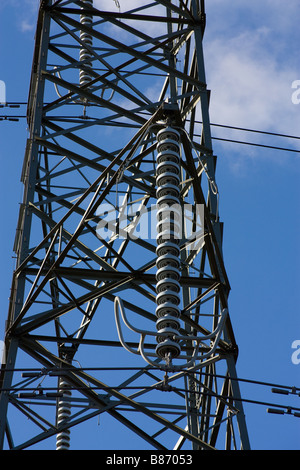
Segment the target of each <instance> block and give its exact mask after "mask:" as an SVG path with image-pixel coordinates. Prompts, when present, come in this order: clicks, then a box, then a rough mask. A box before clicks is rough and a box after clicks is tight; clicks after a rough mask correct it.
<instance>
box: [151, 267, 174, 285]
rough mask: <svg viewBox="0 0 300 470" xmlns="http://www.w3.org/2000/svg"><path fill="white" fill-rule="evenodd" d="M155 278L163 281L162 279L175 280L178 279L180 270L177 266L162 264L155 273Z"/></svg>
mask: <svg viewBox="0 0 300 470" xmlns="http://www.w3.org/2000/svg"><path fill="white" fill-rule="evenodd" d="M155 278H156V280H157V281H163V280H164V279H174V280H175V281H179V279H180V272H179V270H178V269H177V268H174V267H173V266H164V267H163V268H161V269H158V271H157V272H156V274H155Z"/></svg>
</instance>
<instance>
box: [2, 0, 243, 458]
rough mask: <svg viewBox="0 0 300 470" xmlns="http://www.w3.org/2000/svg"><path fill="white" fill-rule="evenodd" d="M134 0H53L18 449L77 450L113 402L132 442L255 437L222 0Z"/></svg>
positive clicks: (36, 127) (18, 285) (44, 64)
mask: <svg viewBox="0 0 300 470" xmlns="http://www.w3.org/2000/svg"><path fill="white" fill-rule="evenodd" d="M120 3H121V5H120V4H119V2H117V1H113V0H111V1H101V0H99V1H96V0H94V3H93V1H92V0H85V1H79V0H78V1H75V0H74V1H71V0H42V1H41V2H40V8H39V14H38V20H37V30H36V39H35V46H34V56H33V66H32V74H31V84H30V90H29V99H28V111H27V120H28V129H29V137H28V139H27V144H26V151H25V157H24V164H23V170H22V181H23V183H24V196H23V201H22V204H21V207H20V214H19V220H18V226H17V232H16V239H15V244H14V250H15V252H16V254H17V263H16V268H15V271H14V273H13V279H12V288H11V297H10V305H9V313H8V318H7V326H6V337H5V347H6V361H5V363H4V364H3V365H2V371H1V384H2V394H1V407H0V413H1V415H0V418H1V422H0V429H1V447H2V448H10V449H24V448H33V449H34V448H35V445H36V444H39V443H41V442H42V441H44V440H45V439H48V438H51V437H53V436H57V437H56V442H57V444H56V448H57V449H66V448H68V447H69V440H70V435H71V437H72V429H74V427H76V426H80V424H81V423H86V422H87V421H88V420H91V418H93V417H95V416H98V415H99V416H100V418H101V417H102V416H103V415H105V416H108V419H110V420H111V421H109V422H110V423H111V424H110V426H105V425H103V428H102V429H100V431H99V432H100V435H101V432H102V433H105V434H107V433H109V432H111V440H112V442H115V449H118V448H119V447H118V446H119V442H120V440H119V439H120V438H119V437H118V433H119V432H121V431H120V430H123V432H124V429H126V430H128V432H129V430H130V433H131V434H130V435H131V436H132V441H131V442H132V444H130V448H131V449H159V450H162V449H175V450H179V449H193V450H199V449H226V450H229V449H249V440H248V434H247V428H246V424H245V417H244V413H243V407H242V401H241V395H240V390H239V385H238V381H237V380H235V379H236V369H235V364H236V359H237V351H238V350H237V344H236V341H235V338H234V333H233V330H232V326H231V322H230V316H229V313H228V294H229V291H230V285H229V282H228V278H227V275H226V270H225V266H224V262H223V257H222V222H221V221H220V218H219V212H218V203H219V193H218V188H217V184H216V178H215V169H216V156H215V155H214V153H213V149H212V142H211V134H210V122H209V112H208V108H209V91H208V89H207V86H206V78H205V70H204V61H203V51H202V39H203V34H204V29H205V9H204V1H200V0H158V1H153V2H136V4H137V5H138V4H139V3H140V5H141V6H137V7H136V8H134V9H131V10H126V3H127V2H126V1H122V2H120ZM153 208H154V209H155V210H153ZM182 208H184V210H182ZM198 208H199V211H198ZM153 213H155V223H154V222H153V217H152V214H153ZM153 225H154V232H155V234H154V235H153V236H150V235H149V233H150V231H151V233H152V234H153ZM167 227H169V230H167V232H168V234H169V235H168V236H166V235H165V232H166V228H167ZM146 229H147V230H146ZM145 230H146V231H145ZM145 233H146V235H145ZM24 368H25V369H26V371H25V373H23V374H22V376H21V370H22V369H24ZM100 428H101V421H100ZM74 431H75V429H74ZM22 433H23V434H22ZM87 439H88V437H87ZM71 442H72V440H71ZM80 445H81V446H82V448H85V442H84V436H83V437H82V439H81V443H80ZM71 447H72V446H71ZM99 448H100V449H101V448H102V447H101V439H100V441H99Z"/></svg>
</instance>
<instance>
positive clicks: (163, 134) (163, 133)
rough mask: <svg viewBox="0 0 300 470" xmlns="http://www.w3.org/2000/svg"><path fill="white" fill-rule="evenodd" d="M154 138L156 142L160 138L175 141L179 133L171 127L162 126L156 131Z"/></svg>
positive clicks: (160, 139) (178, 139)
mask: <svg viewBox="0 0 300 470" xmlns="http://www.w3.org/2000/svg"><path fill="white" fill-rule="evenodd" d="M156 139H157V141H158V142H161V141H162V140H166V139H171V140H175V142H179V141H180V133H179V132H178V131H176V130H175V129H173V128H172V127H164V128H163V129H161V130H160V131H158V133H157V136H156Z"/></svg>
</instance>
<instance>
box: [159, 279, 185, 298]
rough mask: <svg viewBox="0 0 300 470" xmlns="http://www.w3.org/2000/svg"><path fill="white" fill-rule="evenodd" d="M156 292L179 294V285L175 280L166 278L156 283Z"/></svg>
mask: <svg viewBox="0 0 300 470" xmlns="http://www.w3.org/2000/svg"><path fill="white" fill-rule="evenodd" d="M156 292H157V293H158V294H159V293H160V292H175V293H177V294H178V293H179V292H180V284H179V282H178V281H176V279H172V278H169V277H168V278H165V279H162V280H161V281H158V282H157V284H156Z"/></svg>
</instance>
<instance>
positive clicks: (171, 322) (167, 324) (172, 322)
mask: <svg viewBox="0 0 300 470" xmlns="http://www.w3.org/2000/svg"><path fill="white" fill-rule="evenodd" d="M156 328H157V330H158V331H160V330H163V329H165V328H171V329H173V330H179V328H180V323H179V321H178V319H177V318H175V317H173V316H171V315H165V316H163V317H161V318H159V319H158V320H157V322H156Z"/></svg>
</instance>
